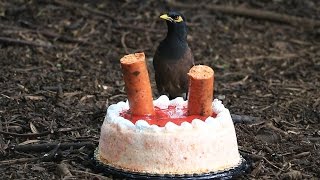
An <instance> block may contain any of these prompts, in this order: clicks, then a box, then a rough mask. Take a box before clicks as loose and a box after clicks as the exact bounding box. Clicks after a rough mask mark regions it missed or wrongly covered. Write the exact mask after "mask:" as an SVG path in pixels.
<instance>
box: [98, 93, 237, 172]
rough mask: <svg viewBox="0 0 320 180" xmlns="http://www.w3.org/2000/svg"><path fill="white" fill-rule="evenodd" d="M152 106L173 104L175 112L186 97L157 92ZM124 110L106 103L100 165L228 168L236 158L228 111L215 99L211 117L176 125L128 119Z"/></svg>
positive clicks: (158, 169)
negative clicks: (164, 94) (124, 115)
mask: <svg viewBox="0 0 320 180" xmlns="http://www.w3.org/2000/svg"><path fill="white" fill-rule="evenodd" d="M154 105H155V106H157V107H159V108H164V107H168V106H177V109H178V111H179V109H182V108H183V107H187V106H186V105H187V101H183V99H182V98H176V99H174V100H172V101H168V98H166V97H160V98H159V99H157V100H155V101H154ZM128 109H129V104H128V103H124V102H121V103H117V104H115V105H111V106H110V107H109V108H108V111H107V116H106V119H105V121H104V123H103V125H102V127H101V136H100V140H99V153H100V155H99V156H100V158H101V160H102V162H103V163H105V164H108V165H111V166H113V167H117V168H121V169H125V170H128V171H136V172H148V173H156V174H168V173H169V174H193V173H207V172H216V171H221V170H225V169H229V168H232V167H235V166H236V165H238V164H239V162H240V161H241V159H240V154H239V151H238V145H237V138H236V133H235V130H234V126H233V122H232V119H231V115H230V113H229V110H228V109H226V108H225V107H224V106H223V104H222V103H221V101H219V100H214V101H213V102H212V109H213V111H214V112H215V113H216V114H217V116H216V117H208V118H207V119H206V120H205V121H203V120H200V119H194V120H193V121H192V122H191V123H189V122H182V123H181V125H177V124H175V123H173V122H168V123H166V125H165V126H164V127H159V126H157V125H150V124H149V123H148V122H147V121H145V120H138V121H137V122H136V123H135V124H133V123H132V122H131V121H129V120H127V119H125V118H123V117H120V113H121V112H123V111H124V110H128ZM113 115H115V116H113ZM141 152H143V153H141Z"/></svg>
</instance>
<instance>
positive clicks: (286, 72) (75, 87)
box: [0, 0, 320, 179]
mask: <svg viewBox="0 0 320 180" xmlns="http://www.w3.org/2000/svg"><path fill="white" fill-rule="evenodd" d="M181 2H182V1H155V0H150V1H144V0H142V1H138V0H126V1H123V0H122V1H98V0H95V1H89V0H86V1H81V2H80V1H71V0H68V1H62V0H52V1H48V0H45V1H38V0H31V1H21V0H15V1H0V87H1V88H0V171H1V172H2V174H1V177H0V179H110V178H111V177H106V176H103V175H102V174H101V173H100V172H97V171H95V170H94V168H93V167H92V163H91V162H90V161H88V158H89V157H91V155H92V153H93V150H94V149H95V147H96V146H97V145H98V141H99V134H100V127H101V125H102V122H103V119H104V116H105V112H106V109H107V107H108V106H109V105H110V104H113V103H116V102H118V101H125V100H126V93H125V90H124V82H123V80H122V74H121V70H120V64H119V60H120V58H121V57H122V56H123V55H125V54H128V53H134V52H141V51H143V52H145V53H146V57H147V59H148V62H147V63H148V67H149V72H150V74H151V82H152V88H153V91H154V92H153V93H154V97H157V96H158V93H157V92H156V88H155V82H154V77H153V69H152V62H151V61H152V57H153V53H154V52H155V49H156V47H157V44H158V43H159V42H160V40H162V38H163V37H164V36H165V33H166V25H165V23H164V22H163V21H161V20H160V19H159V15H160V14H161V13H163V12H166V11H168V10H169V9H176V10H179V11H180V12H182V13H183V14H184V15H185V16H186V18H187V21H188V28H189V35H188V41H189V45H190V47H191V49H192V51H193V53H194V56H195V61H196V64H206V65H209V66H211V67H212V68H213V69H214V70H215V94H214V96H215V97H216V98H219V99H221V100H223V103H224V104H225V106H226V107H227V108H228V109H229V110H230V111H231V112H232V113H234V114H237V115H240V116H250V117H257V118H256V120H255V121H253V122H250V123H238V124H236V125H235V127H236V132H237V138H238V144H239V149H240V152H241V154H242V155H243V156H244V157H245V158H247V159H250V160H251V162H252V164H251V166H250V170H249V172H248V173H246V174H244V175H242V176H241V177H239V179H318V178H320V168H319V167H320V150H319V148H320V125H319V124H320V123H319V122H320V91H319V89H320V73H319V72H320V27H319V24H318V23H319V21H320V8H319V7H320V2H318V1H317V0H305V1H298V0H287V1H281V0H279V1H257V0H250V1H239V0H228V1H216V0H211V1H209V0H206V1H202V2H201V3H199V4H195V2H194V1H183V2H184V3H183V4H182V5H181ZM183 5H184V6H183ZM270 12H271V15H270ZM273 12H274V13H273ZM272 14H276V16H273V15H272ZM270 16H272V17H270Z"/></svg>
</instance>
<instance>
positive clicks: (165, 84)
mask: <svg viewBox="0 0 320 180" xmlns="http://www.w3.org/2000/svg"><path fill="white" fill-rule="evenodd" d="M160 18H161V19H164V20H166V22H167V26H168V32H167V36H166V38H165V39H164V40H162V41H161V42H160V44H159V46H158V48H157V50H156V52H155V55H154V57H153V68H154V70H155V80H156V84H157V89H158V92H159V94H166V95H169V99H173V98H176V97H178V96H182V97H184V98H185V99H186V98H187V92H188V76H187V73H188V72H189V70H190V68H191V67H192V66H193V65H194V59H193V55H192V52H191V49H190V48H189V46H188V42H187V25H186V21H185V18H184V16H183V15H182V14H180V13H178V12H169V13H168V14H163V15H161V16H160Z"/></svg>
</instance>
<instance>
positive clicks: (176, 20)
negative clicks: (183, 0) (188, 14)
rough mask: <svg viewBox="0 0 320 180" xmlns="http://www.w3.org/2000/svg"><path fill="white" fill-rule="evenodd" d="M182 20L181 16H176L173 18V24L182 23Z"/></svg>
mask: <svg viewBox="0 0 320 180" xmlns="http://www.w3.org/2000/svg"><path fill="white" fill-rule="evenodd" d="M182 21H183V19H182V17H181V16H177V17H176V18H174V22H182Z"/></svg>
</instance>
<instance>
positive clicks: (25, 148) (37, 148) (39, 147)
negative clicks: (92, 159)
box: [11, 141, 95, 152]
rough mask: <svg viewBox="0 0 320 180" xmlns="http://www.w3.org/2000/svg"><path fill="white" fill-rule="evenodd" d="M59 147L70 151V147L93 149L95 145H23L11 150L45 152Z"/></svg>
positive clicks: (90, 143) (88, 143)
mask: <svg viewBox="0 0 320 180" xmlns="http://www.w3.org/2000/svg"><path fill="white" fill-rule="evenodd" d="M58 145H59V149H61V150H66V149H70V148H71V147H72V148H74V149H79V148H81V147H90V148H93V147H94V146H95V145H94V144H93V143H92V142H88V141H85V142H67V143H43V144H25V145H16V146H12V147H11V149H13V150H15V151H22V152H30V151H34V152H46V151H50V150H51V149H53V148H55V147H56V146H58Z"/></svg>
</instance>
